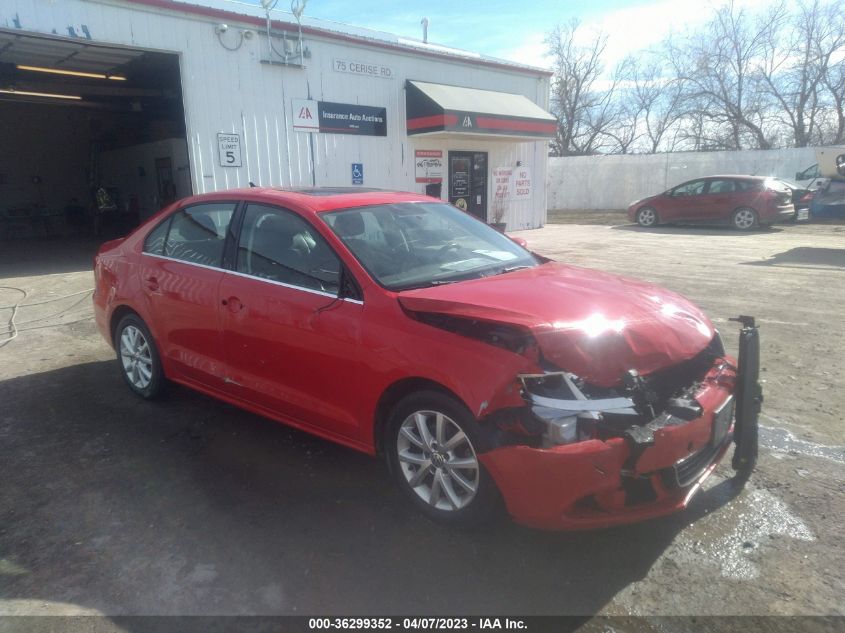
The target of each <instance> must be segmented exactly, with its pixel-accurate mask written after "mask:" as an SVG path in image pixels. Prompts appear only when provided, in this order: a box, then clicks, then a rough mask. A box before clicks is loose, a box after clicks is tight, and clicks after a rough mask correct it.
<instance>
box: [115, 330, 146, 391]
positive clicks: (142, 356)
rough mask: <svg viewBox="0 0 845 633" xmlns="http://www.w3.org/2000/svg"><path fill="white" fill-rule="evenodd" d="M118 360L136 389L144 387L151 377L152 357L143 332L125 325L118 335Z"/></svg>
mask: <svg viewBox="0 0 845 633" xmlns="http://www.w3.org/2000/svg"><path fill="white" fill-rule="evenodd" d="M120 362H121V364H122V365H123V371H124V372H125V373H126V377H127V378H128V379H129V382H131V383H132V385H134V386H135V387H136V388H137V389H146V388H147V387H148V386H149V384H150V382H151V381H152V379H153V357H152V352H151V351H150V344H149V342H147V339H146V337H145V336H144V333H143V332H141V330H140V329H138V328H137V327H135V326H134V325H127V326H126V327H125V328H123V332H122V333H121V335H120Z"/></svg>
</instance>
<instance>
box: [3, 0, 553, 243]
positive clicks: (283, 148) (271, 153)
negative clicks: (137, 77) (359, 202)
mask: <svg viewBox="0 0 845 633" xmlns="http://www.w3.org/2000/svg"><path fill="white" fill-rule="evenodd" d="M237 6H238V5H233V7H235V9H233V10H237ZM15 19H17V20H19V22H20V28H21V29H22V30H24V31H31V32H35V33H39V32H40V33H52V32H54V31H55V32H56V33H58V34H65V33H67V27H68V26H74V27H75V28H76V30H77V32H79V27H80V25H83V24H84V25H86V26H87V28H88V31H89V32H90V33H91V36H92V39H93V41H95V42H99V43H105V44H117V45H121V46H129V47H137V48H144V49H150V50H159V51H165V52H173V53H177V54H179V55H180V59H181V70H182V85H183V94H184V103H185V113H186V120H187V128H188V131H187V135H188V144H189V153H190V161H191V176H192V181H193V189H194V192H196V193H203V192H208V191H216V190H221V189H227V188H233V187H243V186H246V185H247V183H248V182H249V181H253V182H254V183H256V184H258V185H262V186H271V185H275V186H291V185H310V184H312V180H313V182H315V183H316V184H317V185H350V184H351V175H350V170H351V163H353V162H360V163H363V164H364V178H365V180H364V185H365V186H372V187H387V188H396V189H404V190H410V191H418V192H422V191H424V185H418V184H416V183H415V182H414V161H413V157H414V149H415V148H428V147H433V148H437V149H443V150H444V152H445V151H447V150H449V149H453V150H455V149H474V150H479V151H488V152H489V153H490V167H491V168H493V167H496V166H499V165H504V164H510V165H512V166H515V165H516V161H517V160H521V161H523V163H524V164H526V165H528V166H529V167H530V168H531V171H532V176H533V181H534V187H533V195H532V199H531V200H530V201H529V202H527V203H526V202H520V203H513V204H512V205H511V208H510V211H509V214H508V215H507V216H506V217H505V220H507V221H508V224H509V226H510V227H511V228H529V227H536V226H542V224H543V223H544V222H545V213H546V192H545V182H546V165H547V152H546V147H547V145H546V143H545V142H544V141H538V142H528V143H518V142H506V141H486V140H484V141H477V142H476V141H467V140H461V141H454V142H453V141H446V140H440V141H433V140H431V137H427V138H425V137H418V138H414V137H411V138H410V139H409V138H408V137H407V135H406V134H405V90H404V85H405V80H406V79H418V80H422V81H430V82H435V83H445V84H454V85H462V86H468V87H472V88H483V89H489V90H499V91H504V92H512V93H517V94H522V95H524V96H526V97H527V98H529V99H531V100H532V101H534V102H535V103H538V104H539V105H541V106H542V107H544V108H547V107H548V80H547V79H546V78H545V77H543V76H542V75H531V74H526V73H519V72H511V71H508V70H503V69H496V68H489V67H484V66H480V65H477V64H476V65H474V64H472V63H471V62H462V61H461V60H453V59H443V60H439V59H432V58H428V57H423V56H418V55H414V54H413V53H410V52H409V53H404V52H394V51H387V50H384V49H379V48H377V47H370V46H365V45H357V44H351V43H347V42H341V41H337V40H332V39H322V38H314V37H309V38H307V39H306V45H307V46H308V47H309V48H310V50H311V55H312V56H311V58H310V59H308V60H306V66H307V68H306V69H305V70H303V69H297V68H289V67H288V68H285V67H281V66H270V65H267V64H261V63H260V60H261V59H262V58H266V57H267V39H266V37H265V36H263V35H261V34H260V33H258V35H257V37H253V38H252V39H250V40H245V41H244V43H243V46H242V47H241V48H240V49H239V50H237V51H235V52H231V51H227V50H225V49H224V48H223V47H222V46H221V45H220V43H219V42H218V39H217V36H216V35H215V32H214V25H215V24H216V23H218V22H219V21H220V20H218V19H215V18H211V17H209V18H205V17H203V16H198V15H194V14H187V13H180V12H174V11H163V10H158V9H154V8H150V7H144V6H140V5H135V4H130V3H122V2H120V1H119V0H114V1H109V0H62V1H61V2H46V1H41V0H37V1H33V0H3V2H2V4H0V26H3V27H4V28H14V26H15V25H14V23H13V21H14V20H15ZM227 22H228V24H229V26H230V29H229V32H228V33H226V34H225V35H224V40H225V41H226V42H227V44H229V45H233V44H235V43H236V42H237V41H238V37H237V33H238V31H240V30H241V28H249V29H255V27H253V26H250V25H248V24H244V25H238V24H236V23H233V22H232V21H228V20H227ZM259 30H260V29H259ZM350 56H352V57H354V58H355V59H357V60H359V61H362V62H366V63H372V64H383V65H387V66H389V67H390V68H391V69H392V70H393V73H394V76H393V78H392V79H382V78H376V77H363V76H358V75H351V74H345V73H339V72H335V71H334V70H333V67H332V66H333V60H334V58H349V57H350ZM309 97H310V98H311V99H315V100H323V101H335V102H340V103H355V104H360V105H369V106H376V107H386V108H387V132H388V133H387V137H367V136H351V135H342V134H313V142H314V167H313V171H314V173H313V174H312V166H311V157H310V153H309V148H308V143H309V139H308V137H309V134H307V133H302V132H294V131H293V129H292V111H291V100H292V99H305V98H309ZM218 132H235V133H238V134H240V135H241V139H242V145H243V166H242V167H241V168H225V167H221V166H220V165H219V160H218V156H217V146H216V135H217V133H218ZM444 158H445V153H444ZM490 181H491V182H492V178H491V179H490ZM444 184H445V183H444ZM445 191H446V189H445V186H444V197H445ZM491 200H492V192H491V191H488V204H489V202H490V201H491Z"/></svg>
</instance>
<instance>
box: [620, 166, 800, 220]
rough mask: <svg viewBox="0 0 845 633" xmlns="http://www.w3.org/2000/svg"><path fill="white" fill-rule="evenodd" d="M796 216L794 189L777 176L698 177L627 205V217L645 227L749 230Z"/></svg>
mask: <svg viewBox="0 0 845 633" xmlns="http://www.w3.org/2000/svg"><path fill="white" fill-rule="evenodd" d="M794 216H795V206H794V205H793V203H792V190H791V189H789V188H788V187H787V186H786V185H785V184H784V183H782V182H780V181H779V180H777V179H774V178H765V177H763V176H711V177H709V178H698V179H696V180H690V181H688V182H685V183H681V184H680V185H678V186H677V187H674V188H672V189H669V190H668V191H664V192H663V193H661V194H658V195H656V196H651V197H650V198H643V199H642V200H637V201H635V202H632V203H631V205H630V206H629V207H628V218H629V219H630V220H631V221H632V222H636V223H637V224H639V225H640V226H643V227H651V226H655V225H657V224H672V223H678V224H731V225H733V226H734V227H735V228H737V229H740V230H742V231H747V230H749V229H753V228H755V227H758V226H761V225H769V224H774V223H776V222H787V221H789V220H791V219H793V218H794Z"/></svg>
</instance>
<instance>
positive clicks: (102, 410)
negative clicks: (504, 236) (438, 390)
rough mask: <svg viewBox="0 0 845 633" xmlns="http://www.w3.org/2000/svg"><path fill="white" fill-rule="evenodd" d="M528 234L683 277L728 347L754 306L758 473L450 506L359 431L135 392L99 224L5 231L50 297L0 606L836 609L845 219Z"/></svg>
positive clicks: (4, 366) (18, 610)
mask: <svg viewBox="0 0 845 633" xmlns="http://www.w3.org/2000/svg"><path fill="white" fill-rule="evenodd" d="M519 235H521V236H522V237H524V238H525V239H526V240H528V242H529V245H530V246H531V247H532V248H533V249H534V250H536V251H538V252H540V253H543V254H545V255H548V256H551V257H554V258H556V259H560V260H563V261H567V262H570V263H573V264H578V265H584V266H591V267H595V268H600V269H603V270H607V271H611V272H616V273H622V274H626V275H630V276H634V277H640V278H645V279H648V280H650V281H654V282H657V283H659V284H662V285H664V286H667V287H668V288H670V289H672V290H676V291H678V292H681V293H682V294H685V295H686V296H688V297H690V298H691V299H693V300H694V301H695V302H697V303H698V304H699V305H701V307H702V308H704V309H705V311H706V312H707V313H708V314H710V315H711V317H712V318H713V319H714V321H715V323H716V324H717V327H719V328H720V329H721V330H722V332H723V335H724V338H725V340H726V342H727V343H728V344H729V346H732V348H733V350H734V351H735V344H736V335H735V333H736V327H735V324H733V323H730V322H728V321H727V319H728V318H729V317H731V316H735V315H737V314H753V315H755V316H757V317H758V319H759V321H760V324H761V332H762V341H763V359H762V360H763V367H764V370H763V374H762V375H763V379H764V381H765V384H764V388H765V397H766V402H765V405H764V417H763V419H762V422H763V425H764V429H763V432H762V438H761V443H762V446H761V457H760V463H759V466H758V470H757V472H756V473H755V475H754V476H753V478H752V480H751V482H750V483H749V485H748V487H747V488H746V489H745V490H744V491H743V492H741V493H739V494H735V493H734V492H733V490H732V488H731V486H730V483H729V481H727V479H726V477H729V476H730V474H731V473H730V471H729V469H728V468H727V467H724V466H723V467H720V470H719V471H717V476H715V477H713V478H711V480H709V482H708V485H707V487H706V490H705V491H703V492H702V493H701V494H700V495H699V496H698V497H697V498H696V499H695V501H694V502H693V504H692V507H691V508H690V509H689V510H688V511H687V512H685V513H682V514H680V515H675V516H673V517H669V518H666V519H661V520H655V521H651V522H648V523H644V524H639V525H635V526H631V527H626V528H617V529H612V530H603V531H595V532H587V533H576V534H550V533H541V532H536V531H531V530H525V529H522V528H519V527H516V526H514V525H512V524H511V523H509V522H508V521H506V520H503V521H500V522H498V523H494V524H492V525H490V526H488V527H486V528H485V529H484V530H481V531H476V532H469V533H467V532H455V531H452V530H449V529H446V528H444V527H441V526H439V525H434V524H432V523H430V522H428V521H426V520H424V519H422V518H420V517H419V516H418V515H417V514H416V513H415V512H414V510H413V509H412V508H410V507H409V506H407V505H406V504H405V503H404V500H403V499H401V498H400V496H399V494H398V492H397V491H396V490H394V488H393V486H392V485H391V484H390V482H389V480H388V479H387V477H386V474H385V472H384V469H383V468H382V467H381V465H380V464H378V463H377V462H375V461H373V460H371V459H369V458H367V457H365V456H363V455H359V454H357V453H354V452H352V451H349V450H346V449H343V448H340V447H337V446H334V445H332V444H329V443H326V442H323V441H321V440H318V439H315V438H312V437H310V436H307V435H304V434H302V433H299V432H296V431H292V430H290V429H287V428H285V427H283V426H281V425H277V424H274V423H271V422H268V421H267V420H264V419H262V418H259V417H257V416H254V415H251V414H248V413H244V412H242V411H239V410H237V409H235V408H233V407H230V406H228V405H223V404H220V403H217V402H215V401H212V400H210V399H208V398H206V397H203V396H200V395H198V394H195V393H192V392H190V391H188V390H185V389H174V391H173V393H172V394H171V395H170V397H169V398H168V399H167V400H166V401H164V402H162V403H147V402H142V401H140V400H138V399H136V398H134V397H133V396H132V395H131V394H130V393H129V392H128V390H127V389H126V388H125V386H124V385H123V384H122V383H121V381H120V377H119V376H118V373H117V369H116V363H115V361H114V360H113V354H112V351H111V350H110V348H109V347H108V346H107V345H106V344H105V343H104V342H103V341H102V340H101V339H100V338H99V335H98V334H97V333H96V331H95V328H94V325H93V322H92V320H91V317H90V315H91V310H90V303H89V302H88V300H87V297H86V295H85V294H84V291H85V290H86V289H88V288H90V287H91V286H92V284H93V279H92V275H91V272H90V261H91V255H92V253H93V250H94V245H93V244H91V243H85V242H74V243H70V244H62V243H60V242H41V243H17V244H2V249H0V286H6V287H11V288H20V289H23V290H25V291H26V292H27V298H26V302H27V303H36V302H41V301H45V300H52V299H58V300H56V301H50V303H44V304H40V305H36V306H29V307H23V308H21V309H20V310H19V311H18V314H17V315H16V319H17V322H18V324H19V327H20V332H19V335H18V337H17V338H16V339H14V340H12V341H11V342H9V343H8V344H6V345H5V346H3V347H0V403H2V406H0V438H2V441H0V481H1V482H2V485H0V614H4V613H5V614H9V613H14V614H68V613H90V614H105V615H106V616H109V618H110V619H108V620H106V621H105V622H107V623H112V624H114V626H115V627H116V626H118V624H115V623H120V622H122V621H121V620H120V619H119V618H118V616H125V615H136V614H315V613H316V614H324V613H345V614H383V613H405V614H408V613H416V614H449V613H464V614H466V613H474V614H482V613H497V614H504V613H513V614H523V615H525V614H573V615H585V616H586V615H593V614H606V615H626V616H630V615H661V614H676V615H708V614H717V615H719V614H759V615H806V614H822V615H845V603H844V602H843V599H842V596H843V595H845V580H843V569H845V547H843V543H842V538H841V533H842V530H841V517H842V516H843V515H844V514H845V448H843V445H845V429H843V424H842V414H841V411H842V410H843V407H845V389H843V378H842V376H843V369H844V368H843V362H845V337H843V336H842V325H841V318H842V313H843V307H845V300H844V299H845V283H843V281H845V277H843V275H845V227H843V226H830V225H798V226H785V227H778V228H774V229H770V230H766V231H761V232H753V233H748V234H740V233H737V232H735V231H732V230H730V229H701V228H657V229H653V230H641V229H638V228H636V227H632V226H628V225H615V226H610V225H598V224H596V225H585V224H568V225H563V224H559V225H553V224H549V225H548V226H547V227H546V228H544V229H542V230H537V231H525V232H522V233H520V234H519ZM77 292H82V293H83V294H79V295H74V296H72V297H67V298H64V299H59V298H60V297H65V296H66V295H70V294H71V293H77ZM21 296H22V295H21V293H20V292H18V291H17V290H11V289H0V306H7V305H10V304H12V303H15V302H17V301H18V300H19V299H20V297H21ZM81 299H82V300H81ZM80 300H81V301H80ZM77 301H80V303H78V304H76V302H77ZM10 315H11V310H10V309H8V308H4V309H2V310H0V322H2V323H5V322H6V321H7V319H8V318H9V317H10ZM35 328H37V329H35ZM0 329H5V328H0ZM3 338H4V337H3V336H0V345H2V339H3ZM0 622H2V623H3V624H8V620H5V621H0ZM77 622H78V621H72V622H71V623H66V626H65V627H64V628H65V629H68V628H70V629H74V628H76V629H78V630H92V629H90V628H88V629H83V628H82V626H81V625H78V624H75V623H77ZM85 622H87V623H88V624H87V625H86V626H89V627H90V626H93V625H91V621H85ZM120 626H123V624H120ZM655 626H657V625H655ZM128 628H131V627H128ZM658 629H659V627H658ZM109 630H111V629H109ZM655 630H657V629H655Z"/></svg>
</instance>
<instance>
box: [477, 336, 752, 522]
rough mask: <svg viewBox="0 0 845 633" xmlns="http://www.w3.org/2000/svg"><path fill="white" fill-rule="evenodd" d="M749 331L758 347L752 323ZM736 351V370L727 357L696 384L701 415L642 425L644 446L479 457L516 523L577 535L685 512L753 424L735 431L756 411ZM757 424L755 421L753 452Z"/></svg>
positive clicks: (589, 443) (747, 371) (620, 441)
mask: <svg viewBox="0 0 845 633" xmlns="http://www.w3.org/2000/svg"><path fill="white" fill-rule="evenodd" d="M751 328H752V329H753V335H754V343H755V344H756V342H757V339H756V328H754V327H753V321H752V325H751ZM747 329H748V328H746V329H744V330H743V333H745V332H746V330H747ZM742 344H743V340H742V339H741V350H740V363H739V365H740V367H738V363H737V362H736V361H735V360H734V359H732V358H730V357H722V358H719V359H716V361H715V362H714V364H713V366H712V367H711V368H710V370H709V371H708V372H707V374H706V375H705V377H704V378H703V380H702V381H701V382H700V386H699V388H698V389H697V391H696V393H695V400H696V401H697V402H698V403H699V404H700V405H701V409H702V413H701V415H700V416H699V417H697V418H695V419H692V420H689V421H687V420H682V419H680V418H676V417H674V416H672V415H668V414H662V415H661V416H658V417H657V418H655V420H654V421H653V422H651V423H649V424H648V425H646V426H647V427H650V429H649V430H650V431H652V432H653V441H651V440H649V442H648V443H647V445H644V444H643V443H638V442H637V441H635V440H632V438H630V437H613V438H610V439H607V440H597V439H589V440H584V441H580V442H574V443H571V444H562V445H558V446H553V447H550V448H532V447H529V446H508V447H503V448H498V449H494V450H492V451H490V452H488V453H485V454H483V455H481V456H480V459H481V461H482V463H483V464H484V466H485V467H486V468H487V470H488V471H489V472H490V474H491V476H492V477H493V479H494V480H495V482H496V484H497V485H498V487H499V490H500V491H501V493H502V496H503V497H504V500H505V504H506V506H507V509H508V511H509V513H510V514H511V515H512V516H513V518H514V520H516V521H517V522H519V523H522V524H524V525H527V526H530V527H535V528H542V529H552V530H580V529H594V528H602V527H610V526H612V525H618V524H624V523H632V522H636V521H642V520H645V519H651V518H654V517H659V516H663V515H667V514H672V513H674V512H677V511H680V510H682V509H684V508H686V506H687V505H688V504H689V502H690V500H691V499H692V497H693V496H694V495H695V493H696V492H697V491H698V490H699V489H700V487H701V484H702V483H703V482H704V480H705V479H707V477H708V476H709V475H710V474H711V473H712V472H713V470H715V468H716V466H717V465H718V463H719V462H720V461H721V459H722V458H723V457H724V455H725V453H726V452H727V451H728V449H729V448H730V445H731V442H732V439H734V436H735V434H738V435H739V436H742V437H746V436H747V435H748V433H747V430H748V429H749V428H750V427H751V426H752V422H751V421H747V420H744V421H743V422H742V424H739V420H740V416H741V415H744V416H745V417H746V418H749V414H748V412H747V411H746V409H747V407H748V406H749V404H750V403H756V404H757V409H756V411H757V412H759V401H760V400H761V395H760V393H759V384H758V382H757V371H758V370H757V366H756V365H754V366H753V367H750V366H749V363H748V362H747V360H746V361H745V365H746V367H744V368H741V366H742V365H743V360H744V359H743V348H742ZM756 349H758V348H755V350H756ZM745 356H746V357H747V356H748V354H747V350H746V354H745ZM751 374H753V375H751ZM755 389H756V390H755ZM735 408H736V409H737V413H736V420H737V423H735V422H734V409H735ZM743 411H745V413H742V412H743ZM746 421H747V423H746ZM756 423H757V421H756V413H755V414H754V419H753V428H754V448H755V451H756ZM743 429H744V430H745V432H742V433H740V431H743ZM746 450H747V445H746ZM738 453H739V449H738V450H737V454H738ZM755 457H756V452H755ZM735 461H736V457H735ZM752 467H753V465H752Z"/></svg>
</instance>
